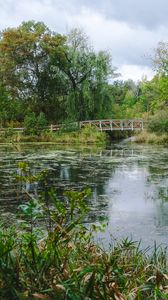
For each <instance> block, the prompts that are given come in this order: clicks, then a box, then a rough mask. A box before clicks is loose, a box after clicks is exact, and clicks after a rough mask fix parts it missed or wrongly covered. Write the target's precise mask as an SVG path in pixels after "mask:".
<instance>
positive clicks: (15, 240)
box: [0, 163, 168, 300]
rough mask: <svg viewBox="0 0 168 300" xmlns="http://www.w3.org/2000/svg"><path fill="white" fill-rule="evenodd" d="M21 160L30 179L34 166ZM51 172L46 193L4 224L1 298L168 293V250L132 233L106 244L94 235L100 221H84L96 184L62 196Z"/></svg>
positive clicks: (156, 295)
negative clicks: (149, 248)
mask: <svg viewBox="0 0 168 300" xmlns="http://www.w3.org/2000/svg"><path fill="white" fill-rule="evenodd" d="M19 166H20V168H21V170H22V172H23V175H24V176H26V179H27V180H28V179H29V175H28V173H29V172H28V168H29V166H28V165H27V164H26V163H20V164H19ZM26 174H27V175H26ZM46 176H47V174H46V172H44V173H43V175H42V174H41V182H43V184H44V187H45V190H44V193H43V194H42V195H41V197H40V199H39V200H36V199H30V201H29V202H27V203H26V204H24V205H23V204H22V205H21V206H20V209H21V213H20V215H19V216H18V217H19V218H20V220H19V222H18V224H17V228H14V227H13V228H8V229H5V227H4V226H3V225H2V226H1V229H0V298H1V299H2V300H9V299H15V300H20V299H22V300H24V299H25V300H26V299H46V300H47V299H48V300H53V299H58V300H63V299H67V300H73V299H77V300H78V299H79V300H81V299H95V300H96V299H97V300H98V299H104V300H109V299H120V300H123V299H147V300H150V299H158V300H160V299H166V297H167V285H168V275H167V256H166V252H165V251H164V250H162V249H161V250H160V251H159V250H158V249H157V248H155V249H154V253H153V255H151V256H150V257H148V256H147V255H146V254H145V253H143V252H142V251H141V250H140V249H139V246H138V245H137V244H136V243H135V242H133V241H131V240H129V239H124V240H123V241H121V242H120V243H118V244H115V245H113V246H111V249H109V251H105V250H102V249H101V248H100V247H99V246H98V245H96V244H95V243H94V238H93V237H94V231H97V230H98V227H97V226H96V225H94V226H92V229H89V228H87V227H86V226H85V225H84V224H83V223H82V222H83V220H84V216H85V214H86V213H88V207H87V198H88V196H89V195H90V190H88V189H87V190H85V191H82V192H75V191H68V192H65V194H64V196H65V199H64V200H62V201H60V200H59V199H58V198H57V196H56V193H55V190H54V189H49V188H48V186H47V185H46ZM41 218H42V220H43V223H40V224H41V225H40V227H39V221H40V220H41ZM45 224H46V228H45V226H44V225H45ZM102 228H103V226H102ZM102 228H101V229H102Z"/></svg>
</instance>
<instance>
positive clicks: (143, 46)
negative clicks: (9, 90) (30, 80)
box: [0, 0, 168, 77]
mask: <svg viewBox="0 0 168 300" xmlns="http://www.w3.org/2000/svg"><path fill="white" fill-rule="evenodd" d="M1 2H2V3H1ZM155 2H156V3H154V2H153V1H152V0H148V1H145V0H141V1H139V0H124V1H123V0H104V1H102V0H92V1H90V0H85V1H84V0H78V1H77V0H69V1H65V0H29V1H27V0H6V1H2V0H0V4H1V10H0V19H1V25H0V26H1V29H4V28H6V27H9V26H10V27H14V26H18V25H19V24H20V23H21V22H22V21H27V20H32V19H33V20H36V21H43V22H44V23H45V24H46V25H47V26H48V27H49V28H50V29H52V30H54V31H56V32H60V33H67V32H68V31H69V30H70V29H71V28H72V27H82V28H83V29H84V31H85V32H86V33H87V34H88V36H89V37H90V39H91V42H92V44H93V46H94V48H95V49H96V50H100V49H101V50H105V49H107V50H108V51H109V52H110V53H111V55H112V58H113V64H114V66H116V67H118V68H119V70H122V71H123V72H124V74H125V72H126V70H127V72H128V73H129V74H130V75H131V74H132V76H133V72H134V74H135V73H136V74H137V75H136V74H135V76H134V77H137V76H140V75H139V72H141V71H142V74H143V73H144V72H145V71H146V72H147V73H149V69H150V70H151V68H152V66H151V64H150V61H149V60H148V59H146V57H145V55H146V56H147V54H151V53H152V52H153V49H154V48H155V47H156V46H157V43H158V42H159V41H160V40H166V39H167V25H168V18H167V11H168V2H167V0H160V1H159V2H158V1H155ZM126 66H127V67H126ZM128 66H129V67H128ZM130 70H131V71H130ZM124 76H126V75H124Z"/></svg>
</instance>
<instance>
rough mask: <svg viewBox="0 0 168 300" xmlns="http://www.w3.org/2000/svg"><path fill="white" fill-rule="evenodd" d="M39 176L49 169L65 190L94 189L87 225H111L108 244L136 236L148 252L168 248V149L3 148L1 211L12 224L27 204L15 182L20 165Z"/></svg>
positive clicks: (126, 146)
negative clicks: (155, 247) (26, 164)
mask: <svg viewBox="0 0 168 300" xmlns="http://www.w3.org/2000/svg"><path fill="white" fill-rule="evenodd" d="M19 161H26V162H29V163H30V164H31V166H32V169H33V170H34V173H38V172H40V171H41V170H44V169H48V171H49V173H48V174H49V175H48V181H49V185H51V186H54V187H56V189H57V192H58V196H60V197H61V194H62V192H63V190H68V189H75V190H82V189H83V188H86V187H90V188H91V189H92V196H91V198H90V199H89V206H90V208H91V211H90V213H89V215H88V218H87V222H89V223H95V222H99V221H100V220H101V219H102V217H103V218H104V217H106V218H107V220H108V226H107V230H106V232H105V233H104V234H101V235H99V239H101V240H102V239H104V241H103V242H104V244H108V243H110V242H111V240H114V239H120V238H123V237H130V238H132V239H133V240H136V241H140V240H141V245H142V247H144V248H145V247H147V246H153V245H154V241H156V243H157V245H160V244H161V245H163V246H168V148H166V147H158V146H146V145H135V144H124V143H118V144H113V145H112V146H111V147H108V149H104V150H102V149H98V148H92V147H90V148H82V149H81V148H79V149H75V148H66V147H64V146H59V147H58V146H54V145H52V146H48V145H47V146H45V145H43V146H42V145H40V146H39V145H36V146H35V145H33V146H32V145H31V146H17V147H16V146H15V147H14V146H0V190H1V193H0V212H1V215H2V216H3V217H6V218H9V220H11V219H12V218H11V217H12V216H16V212H17V210H18V205H19V204H21V203H23V201H26V200H25V198H24V195H23V193H22V192H21V189H20V186H19V184H18V183H17V182H16V180H15V175H16V173H17V170H18V162H19Z"/></svg>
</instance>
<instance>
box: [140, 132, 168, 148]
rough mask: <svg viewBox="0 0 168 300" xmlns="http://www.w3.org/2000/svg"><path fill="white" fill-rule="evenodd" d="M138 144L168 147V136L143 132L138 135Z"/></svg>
mask: <svg viewBox="0 0 168 300" xmlns="http://www.w3.org/2000/svg"><path fill="white" fill-rule="evenodd" d="M135 142H136V143H148V144H157V145H166V144H168V134H166V133H162V134H161V133H160V134H156V133H153V132H148V131H142V132H141V133H139V134H137V135H136V140H135Z"/></svg>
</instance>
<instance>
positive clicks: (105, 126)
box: [0, 119, 147, 132]
mask: <svg viewBox="0 0 168 300" xmlns="http://www.w3.org/2000/svg"><path fill="white" fill-rule="evenodd" d="M146 123H147V122H145V121H144V120H142V119H113V120H87V121H80V122H72V123H69V124H68V125H67V124H55V125H54V124H51V125H49V126H46V127H45V128H43V129H42V128H41V129H40V128H39V129H38V128H37V130H39V131H41V130H45V129H46V130H50V131H59V130H61V129H63V128H64V127H65V128H66V127H67V126H69V127H70V126H72V125H73V127H74V128H83V127H86V126H91V127H97V129H98V130H100V131H113V130H121V131H122V130H132V131H133V130H143V129H144V127H145V125H146ZM69 127H68V128H69ZM7 130H12V131H15V132H19V131H20V132H24V131H25V128H24V127H20V128H0V132H3V131H7Z"/></svg>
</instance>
